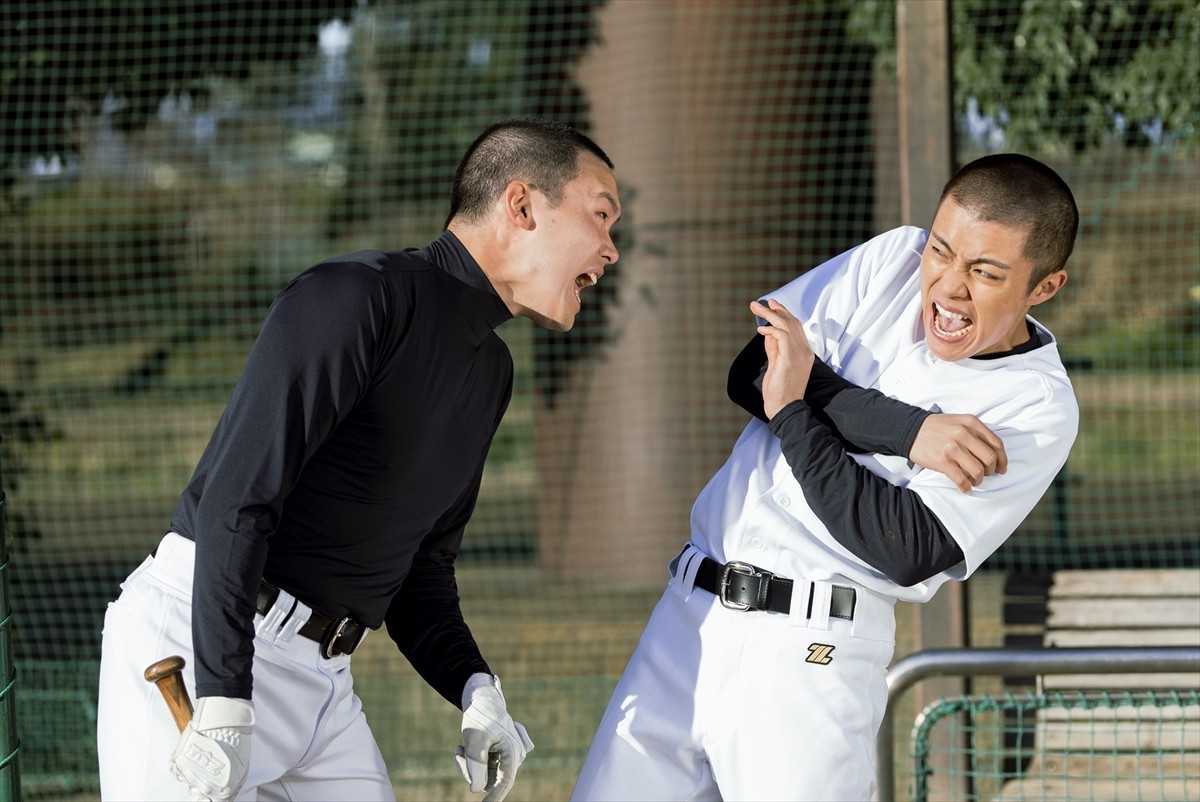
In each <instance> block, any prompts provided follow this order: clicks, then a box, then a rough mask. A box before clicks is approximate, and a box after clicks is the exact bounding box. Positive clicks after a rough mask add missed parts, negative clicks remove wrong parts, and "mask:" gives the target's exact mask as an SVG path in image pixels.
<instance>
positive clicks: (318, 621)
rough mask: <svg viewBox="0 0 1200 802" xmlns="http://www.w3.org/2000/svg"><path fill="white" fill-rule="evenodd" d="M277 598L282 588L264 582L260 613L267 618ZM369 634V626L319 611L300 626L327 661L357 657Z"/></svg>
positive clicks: (305, 635)
mask: <svg viewBox="0 0 1200 802" xmlns="http://www.w3.org/2000/svg"><path fill="white" fill-rule="evenodd" d="M278 598H279V588H277V587H275V586H274V585H272V584H271V583H270V582H267V581H266V580H265V579H264V580H263V583H262V585H260V586H259V588H258V612H259V613H261V614H262V615H266V614H267V612H268V611H269V610H270V609H271V608H272V607H274V606H275V600H276V599H278ZM367 631H368V627H367V625H366V624H360V623H358V622H357V621H355V620H354V619H353V618H351V617H350V616H348V615H346V616H342V617H341V618H330V617H329V616H327V615H321V614H320V613H318V612H317V611H316V610H313V611H312V612H311V613H310V614H309V616H308V620H307V621H305V622H304V626H302V627H300V634H301V635H303V636H304V637H306V638H308V639H309V640H314V641H316V642H317V643H319V644H320V645H321V656H322V657H324V658H325V659H326V660H328V659H329V658H331V657H336V656H337V655H339V654H354V650H355V649H357V648H358V647H359V644H361V643H362V642H363V638H365V637H367Z"/></svg>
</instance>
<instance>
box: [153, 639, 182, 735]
mask: <svg viewBox="0 0 1200 802" xmlns="http://www.w3.org/2000/svg"><path fill="white" fill-rule="evenodd" d="M185 665H187V663H186V662H184V659H183V658H182V657H180V656H179V655H174V656H172V657H164V658H163V659H162V660H159V661H158V662H156V663H151V664H150V666H149V667H148V668H147V669H146V675H145V676H146V681H147V682H153V683H154V684H155V685H157V686H158V690H159V691H160V692H161V693H162V695H163V699H166V700H167V707H168V708H169V709H170V711H171V715H172V716H173V717H174V718H175V726H177V727H179V731H180V732H183V730H184V728H185V727H187V725H188V722H189V721H191V720H192V700H191V699H189V698H188V692H187V688H186V687H184V685H183V667H184V666H185Z"/></svg>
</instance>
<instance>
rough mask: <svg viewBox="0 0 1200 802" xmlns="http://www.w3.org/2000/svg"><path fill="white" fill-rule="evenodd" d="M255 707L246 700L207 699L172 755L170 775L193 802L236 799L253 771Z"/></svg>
mask: <svg viewBox="0 0 1200 802" xmlns="http://www.w3.org/2000/svg"><path fill="white" fill-rule="evenodd" d="M253 728H254V705H252V704H251V703H250V702H248V701H246V700H245V699H232V698H229V697H226V696H205V697H203V698H201V699H200V702H199V704H198V705H197V706H196V713H195V715H194V716H193V717H192V720H191V721H190V722H188V725H187V728H186V729H184V731H183V734H182V735H181V736H180V738H179V745H178V746H176V747H175V753H174V754H172V755H171V772H172V773H173V774H174V775H175V776H176V777H177V778H178V779H179V781H180V782H182V783H183V784H184V785H186V786H187V787H188V790H189V791H190V792H191V798H192V799H193V800H202V801H203V802H225V801H226V800H229V799H233V798H234V797H235V796H237V793H238V791H239V790H241V787H242V783H244V782H245V781H246V771H247V769H249V768H250V733H251V731H252V730H253Z"/></svg>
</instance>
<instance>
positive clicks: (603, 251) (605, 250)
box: [600, 233, 620, 265]
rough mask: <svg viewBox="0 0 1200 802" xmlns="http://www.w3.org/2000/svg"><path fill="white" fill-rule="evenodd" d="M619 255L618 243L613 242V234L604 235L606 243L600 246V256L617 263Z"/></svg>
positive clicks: (609, 261) (611, 262)
mask: <svg viewBox="0 0 1200 802" xmlns="http://www.w3.org/2000/svg"><path fill="white" fill-rule="evenodd" d="M619 257H620V254H619V253H617V244H616V243H615V242H613V238H612V234H611V233H609V234H607V235H606V236H605V237H604V244H603V245H602V246H601V247H600V258H601V259H603V260H604V261H605V262H606V263H608V264H610V265H611V264H615V263H616V261H617V259H618V258H619Z"/></svg>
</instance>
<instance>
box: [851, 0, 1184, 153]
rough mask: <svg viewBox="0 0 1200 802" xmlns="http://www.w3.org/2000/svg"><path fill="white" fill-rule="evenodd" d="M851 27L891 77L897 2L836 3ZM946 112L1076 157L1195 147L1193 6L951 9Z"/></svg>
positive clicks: (995, 2)
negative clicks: (1167, 143)
mask: <svg viewBox="0 0 1200 802" xmlns="http://www.w3.org/2000/svg"><path fill="white" fill-rule="evenodd" d="M843 2H846V3H847V5H848V7H849V10H850V30H851V34H852V36H854V37H855V38H856V39H857V40H859V41H863V42H866V43H868V44H870V45H872V46H873V47H874V48H875V50H876V53H877V54H878V59H879V62H880V65H881V66H882V68H884V69H888V70H892V71H894V70H895V65H896V38H895V8H896V4H895V0H853V1H851V0H843ZM950 7H951V15H952V41H953V51H954V52H953V54H952V59H953V63H954V105H955V109H956V112H957V114H958V116H959V117H960V119H961V118H962V116H963V115H964V114H965V113H966V109H967V107H968V103H969V102H971V101H973V102H974V104H976V105H977V108H978V112H979V114H981V115H983V116H984V117H986V118H989V119H990V120H992V121H993V122H994V123H995V124H996V125H998V126H999V127H1000V128H1001V129H1002V130H1003V132H1004V135H1005V138H1006V141H1007V142H1008V144H1010V145H1012V146H1017V147H1023V148H1033V149H1037V148H1041V149H1050V148H1054V147H1060V146H1067V147H1069V148H1071V149H1073V150H1076V151H1080V150H1084V149H1086V148H1088V147H1092V146H1094V145H1097V144H1099V143H1100V142H1103V141H1105V140H1106V139H1109V138H1112V137H1114V136H1116V137H1120V138H1122V139H1123V140H1124V141H1125V143H1126V144H1131V145H1145V144H1148V143H1149V142H1151V141H1153V140H1154V139H1157V138H1160V137H1162V138H1167V139H1171V138H1173V139H1175V140H1178V141H1182V142H1191V143H1195V142H1198V141H1200V95H1198V94H1197V92H1196V85H1197V84H1196V81H1197V76H1198V75H1200V4H1197V3H1196V2H1195V0H1025V2H1022V3H1013V2H1011V0H953V2H952V3H951V5H950Z"/></svg>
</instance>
